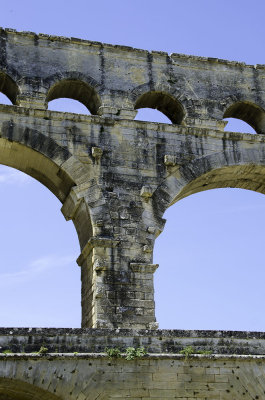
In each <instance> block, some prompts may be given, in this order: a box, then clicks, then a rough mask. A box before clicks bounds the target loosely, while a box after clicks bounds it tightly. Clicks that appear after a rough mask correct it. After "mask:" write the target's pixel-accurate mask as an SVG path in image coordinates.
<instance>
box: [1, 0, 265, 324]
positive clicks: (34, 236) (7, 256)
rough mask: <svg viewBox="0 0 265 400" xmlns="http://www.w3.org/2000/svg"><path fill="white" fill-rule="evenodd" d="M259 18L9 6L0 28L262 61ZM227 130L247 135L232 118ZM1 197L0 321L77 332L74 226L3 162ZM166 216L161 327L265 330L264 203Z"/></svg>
mask: <svg viewBox="0 0 265 400" xmlns="http://www.w3.org/2000/svg"><path fill="white" fill-rule="evenodd" d="M264 12H265V3H264V1H263V0H252V1H251V3H250V2H249V1H246V0H241V1H239V0H222V1H220V0H209V1H208V0H186V1H185V2H183V1H178V0H164V1H163V2H161V1H157V0H141V1H139V0H133V1H128V0H123V1H121V0H112V1H109V0H101V1H100V2H94V1H93V2H92V1H88V0H86V1H82V0H76V1H75V2H74V3H73V2H70V1H68V0H64V1H61V0H54V1H51V0H46V1H45V2H38V1H36V0H35V1H32V0H23V1H21V0H20V1H19V0H15V1H12V0H10V1H9V2H4V3H3V4H2V5H1V13H0V26H2V27H10V28H14V29H17V30H26V31H33V32H36V33H38V32H42V33H48V34H53V35H61V36H74V37H81V38H84V39H89V40H96V41H102V42H107V43H113V44H125V45H129V46H133V47H139V48H144V49H148V50H163V51H167V52H169V53H171V52H176V53H186V54H194V55H201V56H209V57H218V58H223V59H229V60H237V61H245V62H246V63H249V64H264V63H265V52H264V39H265V27H264ZM0 101H1V98H0ZM59 106H60V107H62V103H61V104H57V107H59ZM52 107H56V104H55V103H54V105H53V106H52V105H50V108H52ZM64 107H69V111H70V110H72V111H75V112H84V111H82V108H78V106H76V105H74V104H66V103H64ZM74 107H76V108H74ZM140 113H141V114H140ZM138 118H139V119H145V118H147V119H148V118H150V119H156V120H158V121H161V122H165V119H163V116H157V115H155V114H153V113H149V114H148V113H146V112H145V113H142V112H139V115H138ZM229 129H230V130H235V131H237V130H239V131H243V132H252V130H251V128H250V127H249V126H247V125H246V124H241V123H240V121H234V123H233V124H232V121H231V123H229V125H228V126H227V130H229ZM0 162H1V160H0ZM0 194H1V211H0V212H1V225H0V249H1V263H0V303H1V307H0V326H44V327H45V326H46V327H47V326H55V327H59V326H61V327H79V326H80V319H81V316H80V270H79V267H77V265H76V263H75V259H76V258H77V257H78V255H79V245H78V240H77V236H76V233H75V230H74V228H73V224H72V222H66V221H65V220H64V218H63V216H62V214H61V212H60V207H61V204H60V203H59V201H58V200H57V199H56V198H55V197H54V196H53V195H52V193H50V192H49V191H48V190H47V189H46V188H45V187H44V186H42V185H41V184H40V183H38V182H36V181H34V180H33V179H32V178H30V177H28V176H26V175H24V174H22V173H19V172H17V171H15V170H12V169H10V168H7V167H0ZM165 218H167V224H166V227H165V230H164V232H163V233H162V234H161V236H160V237H159V238H158V239H157V243H156V246H155V257H154V262H155V263H159V264H160V267H159V269H158V270H157V272H156V273H155V290H156V297H155V298H156V306H157V311H156V315H157V319H158V322H159V323H160V327H161V328H175V329H228V330H261V331H265V316H264V313H263V309H264V304H265V293H264V290H263V286H264V281H265V269H264V257H263V242H264V238H265V228H264V227H265V198H264V196H263V195H261V194H258V193H254V192H250V191H246V190H240V189H216V190H212V191H207V192H203V193H199V194H196V195H192V196H190V197H188V198H186V199H183V200H181V201H180V202H178V203H176V204H175V205H174V206H172V207H171V208H170V209H169V210H168V211H167V212H166V215H165Z"/></svg>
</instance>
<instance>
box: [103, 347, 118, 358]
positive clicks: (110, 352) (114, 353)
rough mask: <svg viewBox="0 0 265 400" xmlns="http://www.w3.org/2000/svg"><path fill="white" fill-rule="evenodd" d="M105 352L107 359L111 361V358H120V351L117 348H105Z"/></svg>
mask: <svg viewBox="0 0 265 400" xmlns="http://www.w3.org/2000/svg"><path fill="white" fill-rule="evenodd" d="M105 352H106V353H107V355H108V357H109V358H110V359H112V358H120V357H121V351H120V349H118V348H117V347H113V348H112V349H111V348H108V347H106V348H105Z"/></svg>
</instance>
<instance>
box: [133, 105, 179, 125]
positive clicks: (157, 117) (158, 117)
mask: <svg viewBox="0 0 265 400" xmlns="http://www.w3.org/2000/svg"><path fill="white" fill-rule="evenodd" d="M135 121H146V122H158V123H163V124H172V122H171V121H170V119H169V118H168V117H167V116H166V115H165V114H163V113H162V112H161V111H158V110H154V109H152V108H139V109H138V112H137V115H136V117H135Z"/></svg>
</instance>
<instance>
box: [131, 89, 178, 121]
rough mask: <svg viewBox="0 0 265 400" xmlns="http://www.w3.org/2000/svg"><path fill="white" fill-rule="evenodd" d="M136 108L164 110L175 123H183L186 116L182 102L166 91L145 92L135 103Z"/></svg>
mask: <svg viewBox="0 0 265 400" xmlns="http://www.w3.org/2000/svg"><path fill="white" fill-rule="evenodd" d="M134 108H135V110H138V109H140V108H153V109H156V110H158V111H160V112H162V113H163V114H164V115H165V116H166V117H167V118H168V119H169V120H170V121H171V122H172V123H173V124H181V123H182V121H183V118H184V108H183V106H182V104H181V103H180V102H179V101H178V100H177V99H175V98H174V97H173V96H171V95H169V94H168V93H164V92H157V91H150V92H148V93H144V94H143V95H142V96H140V97H139V98H138V100H137V101H136V103H135V107H134Z"/></svg>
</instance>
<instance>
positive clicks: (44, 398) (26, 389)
mask: <svg viewBox="0 0 265 400" xmlns="http://www.w3.org/2000/svg"><path fill="white" fill-rule="evenodd" d="M36 399H40V400H58V399H60V397H58V396H56V395H55V394H53V393H50V392H48V391H47V390H43V389H40V388H38V387H37V386H34V385H31V384H29V383H26V382H23V381H21V380H18V379H8V378H0V400H36Z"/></svg>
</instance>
